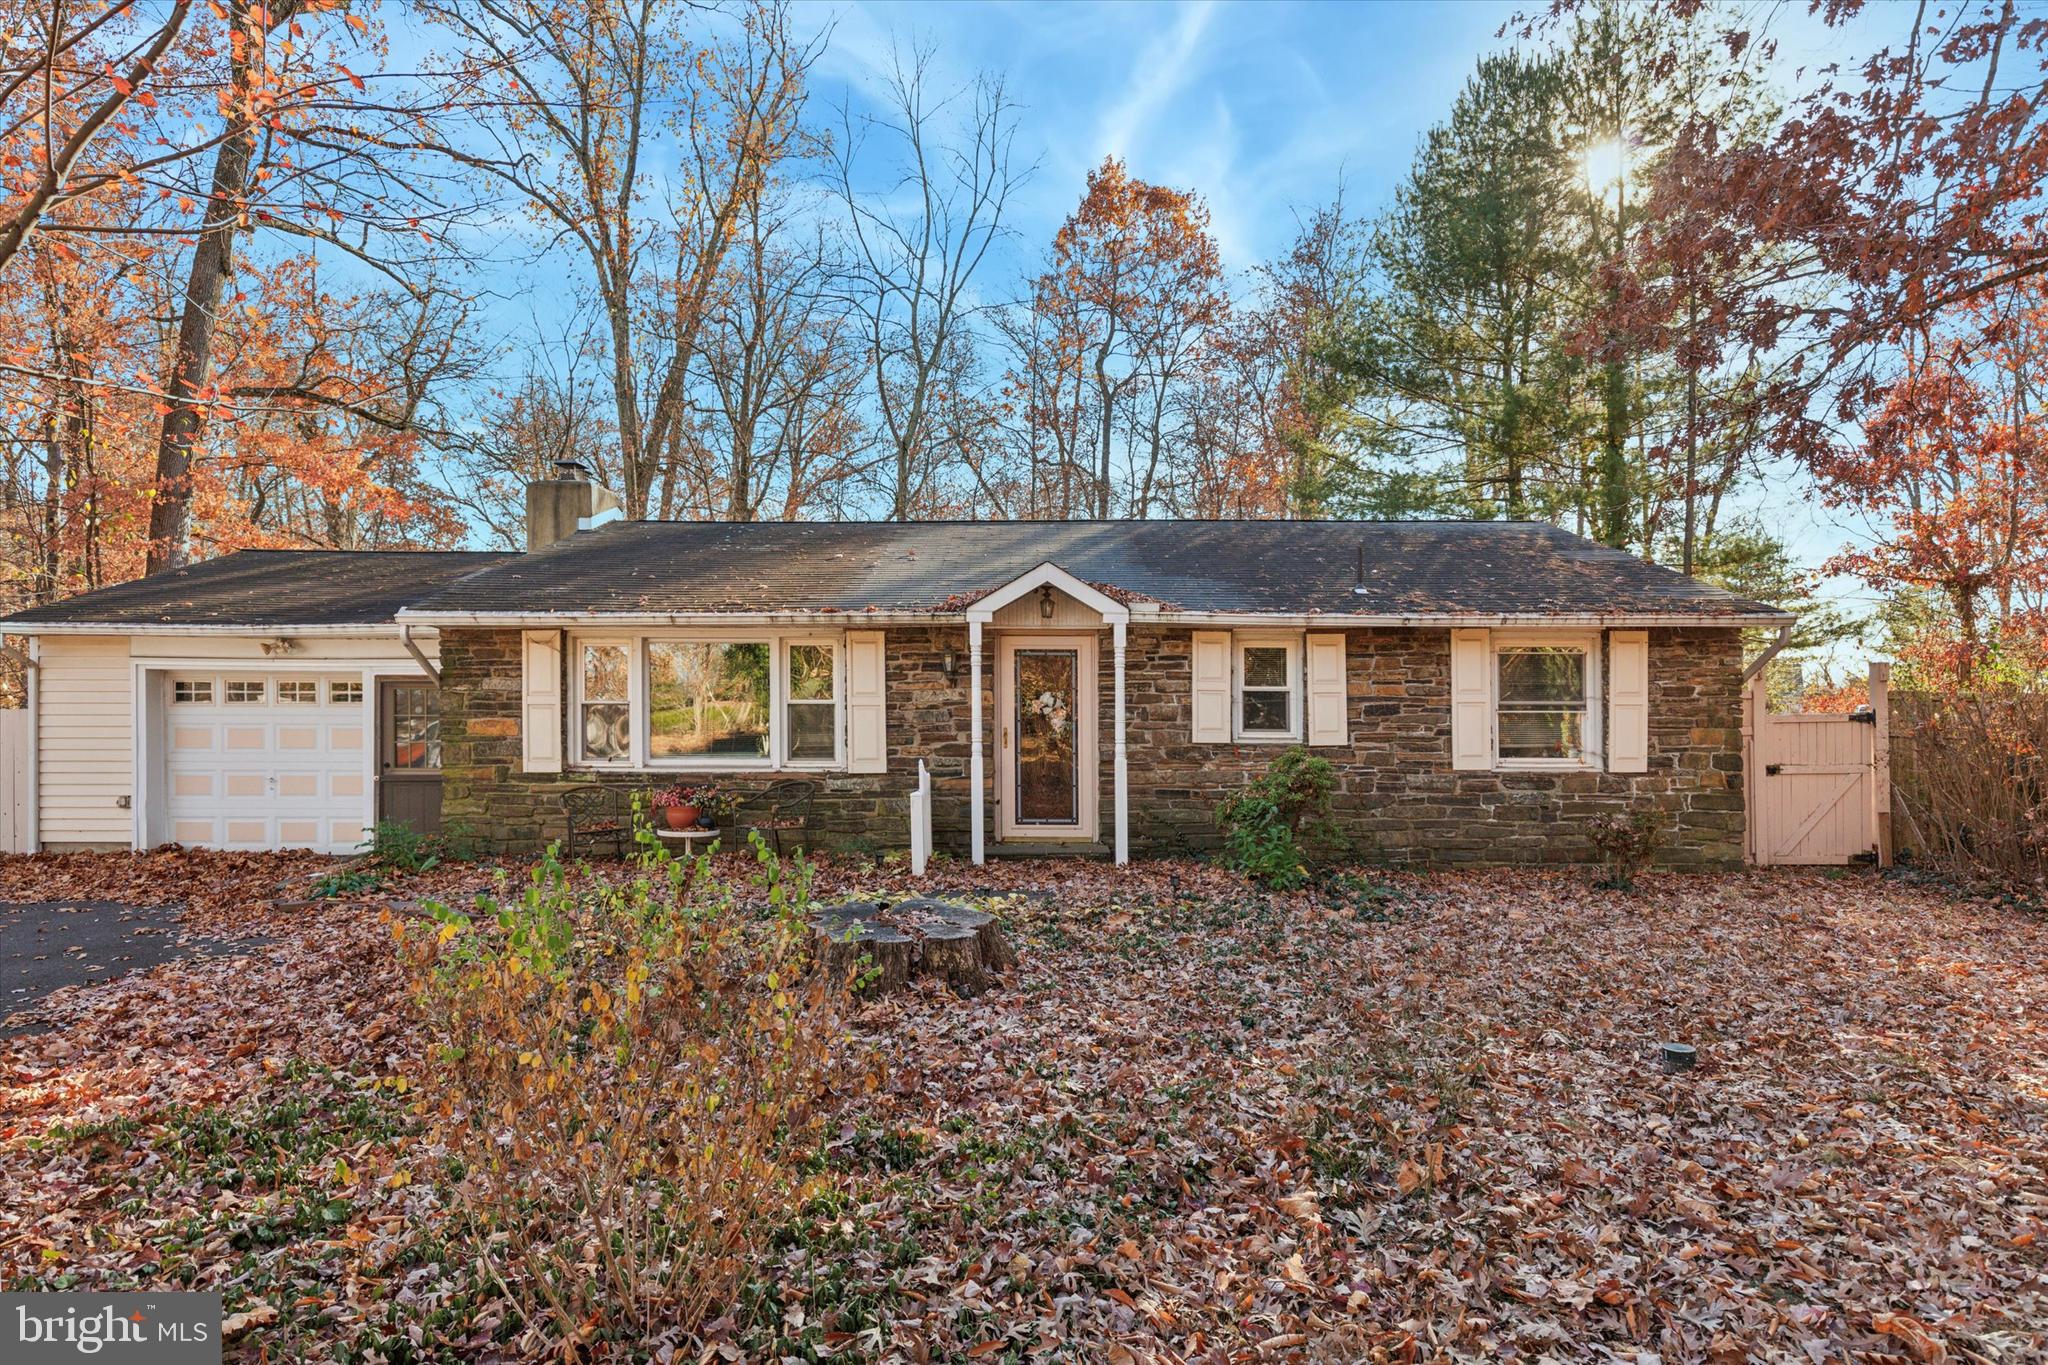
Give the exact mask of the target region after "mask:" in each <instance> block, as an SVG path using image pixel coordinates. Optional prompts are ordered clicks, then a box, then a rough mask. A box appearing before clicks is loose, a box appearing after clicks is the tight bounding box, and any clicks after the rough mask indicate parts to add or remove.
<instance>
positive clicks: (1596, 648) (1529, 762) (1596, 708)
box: [1486, 630, 1607, 773]
mask: <svg viewBox="0 0 2048 1365" xmlns="http://www.w3.org/2000/svg"><path fill="white" fill-rule="evenodd" d="M1488 643H1489V645H1490V646H1491V648H1490V650H1489V652H1488V655H1487V669H1486V671H1487V689H1488V692H1489V694H1490V702H1489V706H1488V710H1487V716H1488V718H1489V720H1490V721H1491V722H1492V727H1493V766H1494V769H1495V770H1496V771H1498V772H1506V773H1544V772H1549V773H1557V772H1566V773H1577V772H1598V771H1600V769H1601V767H1602V766H1603V760H1602V748H1603V738H1604V736H1605V735H1606V733H1607V731H1606V727H1605V725H1604V724H1603V722H1602V720H1601V715H1600V696H1601V692H1602V691H1603V689H1602V687H1601V682H1600V632H1599V631H1597V630H1596V631H1554V630H1525V631H1504V630H1497V631H1494V632H1493V638H1492V639H1491V640H1490V641H1489V642H1488ZM1531 647H1536V648H1547V649H1579V650H1583V651H1585V655H1586V724H1585V728H1584V729H1583V730H1582V731H1581V738H1582V740H1583V741H1584V742H1583V744H1582V745H1581V747H1580V750H1579V756H1578V757H1577V758H1502V757H1501V756H1500V654H1501V651H1502V650H1503V649H1528V648H1531Z"/></svg>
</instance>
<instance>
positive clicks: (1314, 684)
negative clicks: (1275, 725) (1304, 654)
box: [1308, 632, 1351, 744]
mask: <svg viewBox="0 0 2048 1365" xmlns="http://www.w3.org/2000/svg"><path fill="white" fill-rule="evenodd" d="M1349 691H1350V689H1349V686H1348V684H1347V681H1346V679H1345V676H1344V636H1343V635H1341V634H1338V633H1334V632H1332V633H1326V634H1321V635H1311V636H1309V637H1308V742H1309V743H1310V744H1349V743H1350V742H1351V727H1350V725H1349V724H1347V723H1346V721H1347V717H1346V716H1345V712H1346V711H1347V710H1348V709H1349V707H1348V705H1347V702H1348V701H1349Z"/></svg>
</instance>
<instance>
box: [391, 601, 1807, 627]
mask: <svg viewBox="0 0 2048 1365" xmlns="http://www.w3.org/2000/svg"><path fill="white" fill-rule="evenodd" d="M967 619H968V612H967V611H676V612H605V611H560V612H531V611H461V612H456V611H415V610H413V609H411V608H407V609H406V610H404V611H401V612H399V613H398V620H399V623H400V625H401V626H404V625H407V624H416V625H425V626H490V627H497V628H501V629H511V628H517V627H530V628H533V629H548V628H551V627H561V626H612V627H618V626H743V625H794V626H809V627H812V628H814V629H815V628H816V627H819V626H847V627H852V628H854V629H858V628H860V627H861V626H871V625H891V626H896V625H916V626H934V625H959V624H962V623H964V622H966V620H967ZM1795 619H1796V618H1794V617H1793V616H1791V615H1789V614H1787V613H1784V612H1768V613H1757V612H1749V613H1744V614H1741V615H1728V616H1688V615H1683V614H1674V613H1671V612H1633V613H1632V612H1598V613H1594V612H1404V613H1384V612H1249V611H1242V612H1211V611H1147V610H1145V609H1144V607H1143V606H1138V607H1134V608H1133V609H1132V611H1131V624H1132V625H1134V626H1139V625H1147V624H1152V625H1213V626H1267V627H1271V626H1299V627H1302V628H1304V629H1308V628H1313V627H1317V626H1322V627H1336V626H1437V627H1449V626H1552V627H1579V628H1605V627H1610V626H1622V627H1630V626H1696V627H1707V628H1726V629H1735V628H1737V627H1750V628H1754V627H1757V626H1779V627H1783V628H1785V629H1789V628H1790V627H1791V624H1792V622H1793V621H1794V620H1795Z"/></svg>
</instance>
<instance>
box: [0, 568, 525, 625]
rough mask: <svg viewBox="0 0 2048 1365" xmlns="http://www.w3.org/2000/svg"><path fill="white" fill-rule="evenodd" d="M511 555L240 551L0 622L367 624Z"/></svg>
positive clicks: (377, 622)
mask: <svg viewBox="0 0 2048 1365" xmlns="http://www.w3.org/2000/svg"><path fill="white" fill-rule="evenodd" d="M517 558H518V556H517V555H512V554H504V553H488V552H484V551H472V550H244V551H242V552H241V553H239V554H232V555H223V556H222V557H221V558H219V559H208V560H202V561H201V562H199V563H197V564H192V565H188V566H187V567H185V568H182V569H173V570H171V571H170V572H169V573H161V574H157V575H156V576H155V577H153V578H138V579H136V580H134V581H133V582H129V583H117V584H115V585H113V586H112V587H107V588H101V589H99V590H98V591H96V592H88V593H81V594H80V595H79V596H77V597H67V598H65V599H64V600H63V601H61V602H52V603H49V604H48V605H46V606H40V607H31V608H29V609H28V610H26V611H21V612H17V613H15V614H14V615H13V616H9V617H7V618H5V620H4V621H0V625H82V624H90V625H99V624H106V625H115V626H145V625H146V626H356V625H364V626H372V625H383V626H388V625H390V624H391V619H392V617H393V616H395V615H396V614H397V612H398V609H399V608H400V607H402V606H404V605H406V604H407V603H408V602H414V601H417V600H419V599H420V598H421V597H424V596H425V595H427V594H428V593H430V592H432V591H434V590H435V589H437V588H440V587H442V586H444V585H445V584H447V583H449V582H451V581H453V580H455V579H458V578H461V577H462V576H463V575H464V574H471V573H475V572H476V571H477V570H479V569H485V568H489V567H490V566H491V565H493V564H500V563H503V562H504V561H506V560H508V559H517Z"/></svg>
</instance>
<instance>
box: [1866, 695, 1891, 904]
mask: <svg viewBox="0 0 2048 1365" xmlns="http://www.w3.org/2000/svg"><path fill="white" fill-rule="evenodd" d="M1870 718H1871V720H1872V721H1873V722H1875V725H1874V728H1875V730H1876V731H1877V733H1876V734H1875V735H1873V736H1872V737H1871V742H1870V803H1871V805H1873V806H1875V807H1876V812H1875V813H1876V816H1877V819H1876V822H1875V828H1876V832H1877V865H1878V866H1879V867H1890V866H1891V865H1892V666H1891V665H1890V664H1872V665H1871V666H1870Z"/></svg>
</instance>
